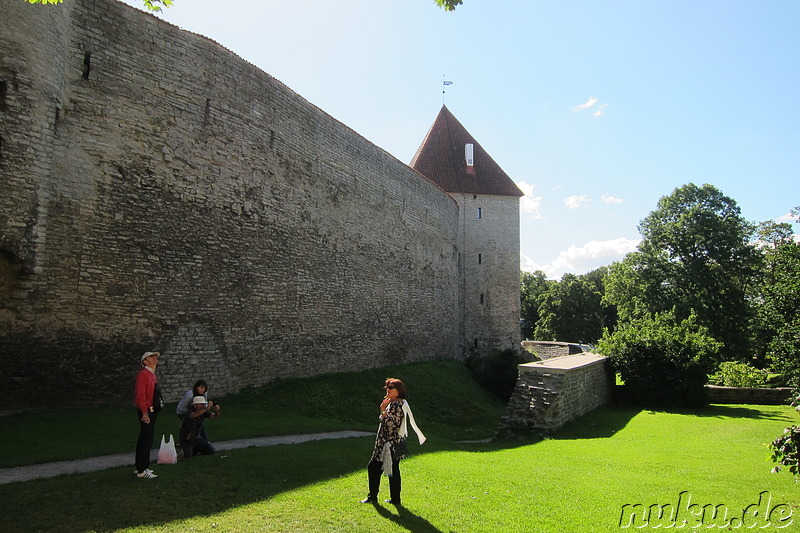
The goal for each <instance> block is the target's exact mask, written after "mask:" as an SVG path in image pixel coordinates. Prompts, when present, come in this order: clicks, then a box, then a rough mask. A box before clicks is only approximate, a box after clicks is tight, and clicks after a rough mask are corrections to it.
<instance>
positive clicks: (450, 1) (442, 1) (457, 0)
mask: <svg viewBox="0 0 800 533" xmlns="http://www.w3.org/2000/svg"><path fill="white" fill-rule="evenodd" d="M433 1H434V2H436V5H437V6H439V7H441V8H442V9H444V10H445V11H455V10H456V6H460V5H461V4H462V3H463V2H462V0H433Z"/></svg>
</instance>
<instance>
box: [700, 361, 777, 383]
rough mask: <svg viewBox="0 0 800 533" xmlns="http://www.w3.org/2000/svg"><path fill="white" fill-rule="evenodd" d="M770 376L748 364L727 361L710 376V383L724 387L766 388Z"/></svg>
mask: <svg viewBox="0 0 800 533" xmlns="http://www.w3.org/2000/svg"><path fill="white" fill-rule="evenodd" d="M768 378H769V374H768V373H767V372H765V371H764V370H760V369H758V368H755V367H753V366H750V365H748V364H747V363H740V362H738V361H725V362H723V363H720V365H719V368H718V369H717V371H716V373H714V374H712V375H710V376H708V381H709V382H710V383H713V384H714V385H722V386H723V387H766V386H767V385H768Z"/></svg>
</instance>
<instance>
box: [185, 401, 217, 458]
mask: <svg viewBox="0 0 800 533" xmlns="http://www.w3.org/2000/svg"><path fill="white" fill-rule="evenodd" d="M219 411H220V409H219V405H214V402H209V401H208V400H206V398H205V397H204V396H195V397H194V398H193V399H192V410H191V411H189V415H188V416H187V417H186V418H184V420H183V423H182V424H181V448H183V457H184V459H188V458H190V457H191V456H192V455H196V454H198V453H201V454H204V455H211V454H213V453H214V452H215V451H216V450H215V449H214V446H213V445H212V444H211V443H210V442H209V441H208V439H207V438H206V437H205V436H204V435H205V432H204V431H203V422H204V421H205V420H206V419H207V418H219V417H220V413H219Z"/></svg>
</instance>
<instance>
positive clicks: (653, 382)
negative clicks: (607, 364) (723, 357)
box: [598, 312, 722, 407]
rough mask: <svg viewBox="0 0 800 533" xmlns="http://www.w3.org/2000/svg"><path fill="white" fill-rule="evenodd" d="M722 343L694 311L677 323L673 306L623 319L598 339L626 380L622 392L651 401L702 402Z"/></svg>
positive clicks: (600, 349)
mask: <svg viewBox="0 0 800 533" xmlns="http://www.w3.org/2000/svg"><path fill="white" fill-rule="evenodd" d="M721 349H722V344H721V343H719V342H717V341H715V340H714V339H713V338H712V337H711V336H710V335H709V333H708V330H707V329H706V328H704V327H702V326H700V325H699V324H697V318H696V316H695V315H694V314H692V315H690V316H689V317H688V318H687V319H685V320H683V321H682V322H680V323H679V322H677V320H676V319H675V316H674V314H673V313H671V312H670V313H660V314H657V315H655V316H653V317H647V318H642V319H638V320H634V321H630V322H627V323H625V324H623V325H621V326H620V327H618V328H617V330H616V331H615V332H614V333H612V334H608V333H606V334H605V335H604V336H603V338H602V339H600V342H599V344H598V352H599V353H601V354H603V355H607V356H608V357H609V358H610V360H611V364H612V366H613V367H614V370H615V371H617V372H619V374H620V377H621V378H622V380H623V381H624V382H625V389H626V391H625V397H626V398H629V399H630V401H633V402H635V403H638V404H641V405H645V406H654V407H673V406H677V407H700V406H703V405H705V404H706V403H707V400H706V394H705V388H704V385H705V383H706V380H707V379H708V372H709V371H710V370H711V368H713V367H714V366H715V364H716V363H717V361H718V360H719V354H720V351H721Z"/></svg>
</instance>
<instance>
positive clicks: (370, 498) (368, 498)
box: [358, 496, 378, 503]
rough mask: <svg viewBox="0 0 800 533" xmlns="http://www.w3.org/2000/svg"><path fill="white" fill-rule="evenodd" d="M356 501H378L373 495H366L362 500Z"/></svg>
mask: <svg viewBox="0 0 800 533" xmlns="http://www.w3.org/2000/svg"><path fill="white" fill-rule="evenodd" d="M358 503H378V499H377V498H375V497H373V496H367V497H366V498H364V499H363V500H359V501H358Z"/></svg>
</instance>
